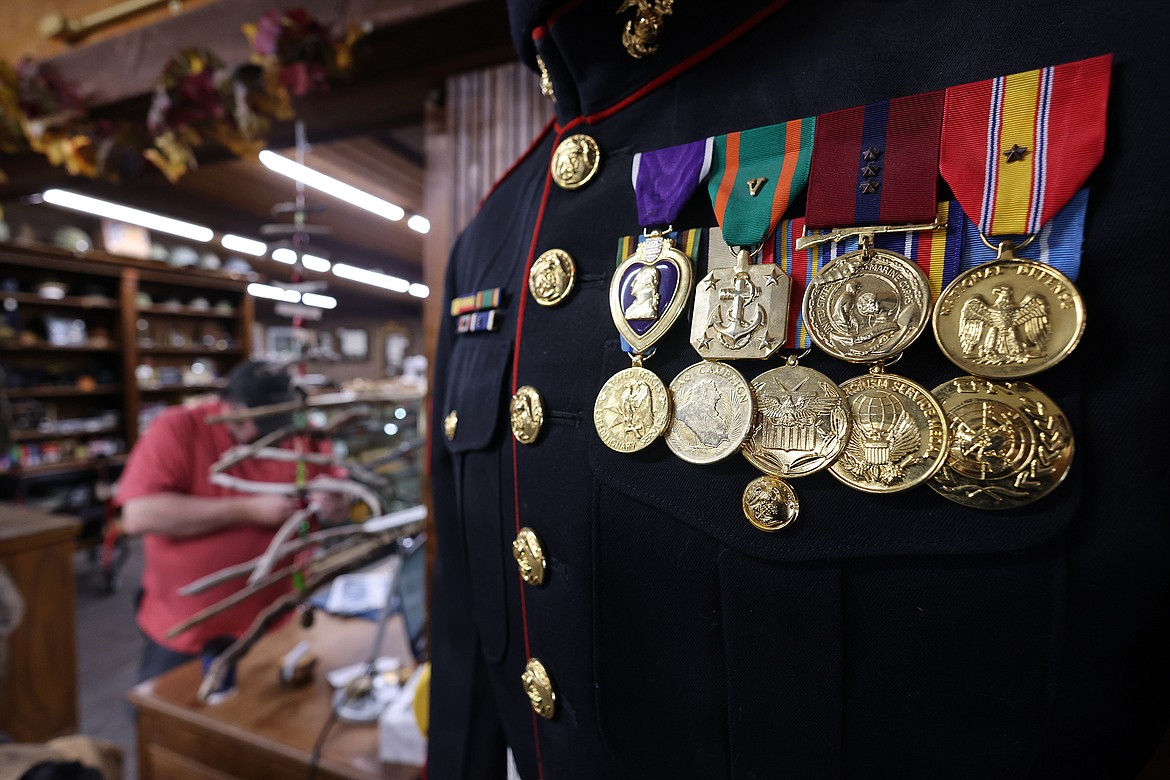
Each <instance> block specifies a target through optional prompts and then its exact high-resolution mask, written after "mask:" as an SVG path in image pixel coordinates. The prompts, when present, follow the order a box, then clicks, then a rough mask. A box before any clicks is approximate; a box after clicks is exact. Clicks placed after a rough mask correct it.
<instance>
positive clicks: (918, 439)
mask: <svg viewBox="0 0 1170 780" xmlns="http://www.w3.org/2000/svg"><path fill="white" fill-rule="evenodd" d="M841 392H843V393H844V394H845V397H846V398H847V399H848V401H849V409H850V412H851V416H852V422H853V424H852V426H851V428H850V432H849V439H848V440H847V441H846V444H845V451H844V452H842V453H841V457H840V458H839V459H838V460H837V462H836V463H834V464H833V465H832V466H831V467H830V472H831V473H832V474H833V476H834V477H836V478H837V479H839V480H841V481H842V482H844V483H845V484H846V485H849V486H850V487H852V488H856V489H857V490H861V491H864V492H866V493H897V492H899V491H902V490H908V489H910V488H912V487H914V486H915V485H920V484H922V483H923V482H925V481H926V480H928V479H930V478H931V477H932V476H934V474H935V473H936V472H937V471H938V470H939V469H940V468H942V465H943V461H944V460H945V459H946V457H947V452H948V446H949V443H950V438H949V434H948V431H947V421H946V418H945V417H944V415H943V410H942V407H941V406H940V405H939V403H938V401H936V400H935V399H934V396H932V395H931V394H930V391H929V390H927V389H926V388H925V387H923V386H922V385H920V384H918V383H917V382H913V381H911V380H909V379H906V378H905V377H901V376H896V375H894V374H887V373H885V372H883V371H882V370H881V364H877V365H875V366H873V367H872V368H871V369H870V373H869V374H866V375H863V376H858V377H853V378H852V379H847V380H845V381H844V382H842V383H841Z"/></svg>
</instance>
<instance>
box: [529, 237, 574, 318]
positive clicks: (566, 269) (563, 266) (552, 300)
mask: <svg viewBox="0 0 1170 780" xmlns="http://www.w3.org/2000/svg"><path fill="white" fill-rule="evenodd" d="M576 281H577V266H576V264H575V263H574V262H573V258H572V257H571V256H570V255H569V253H568V252H566V251H565V250H563V249H550V250H548V251H547V252H544V253H543V254H541V256H540V257H538V258H536V261H535V262H533V264H532V270H531V271H529V272H528V289H529V291H530V292H531V293H532V297H533V299H535V301H536V302H537V303H539V304H540V305H541V306H556V305H557V304H558V303H560V302H561V301H563V300H564V299H565V298H567V297H568V296H569V293H570V292H572V290H573V283H574V282H576Z"/></svg>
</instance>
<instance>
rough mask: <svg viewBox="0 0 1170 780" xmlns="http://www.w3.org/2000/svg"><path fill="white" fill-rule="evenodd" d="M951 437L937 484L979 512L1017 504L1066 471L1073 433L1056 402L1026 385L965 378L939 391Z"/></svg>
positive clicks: (940, 491) (1048, 489)
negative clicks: (979, 510)
mask: <svg viewBox="0 0 1170 780" xmlns="http://www.w3.org/2000/svg"><path fill="white" fill-rule="evenodd" d="M933 392H934V397H935V398H936V399H937V400H938V402H939V404H940V405H941V406H942V409H943V412H944V414H945V415H946V418H947V423H948V426H949V428H950V435H951V442H950V447H949V449H948V452H947V457H946V461H945V462H944V464H943V467H942V468H941V469H940V470H939V472H938V473H937V474H935V476H934V477H933V478H932V479H931V480H930V482H929V484H930V486H931V488H933V489H934V490H935V492H937V493H938V494H939V495H942V496H944V497H946V498H949V499H950V500H951V501H954V502H955V503H958V504H962V505H964V506H969V507H974V508H975V509H1013V508H1015V507H1021V506H1025V505H1027V504H1030V503H1032V502H1033V501H1036V500H1037V499H1040V498H1043V497H1044V496H1046V495H1048V494H1049V493H1051V492H1052V491H1053V490H1055V489H1056V487H1057V486H1058V485H1059V484H1060V483H1061V482H1062V481H1063V480H1064V478H1065V476H1067V474H1068V469H1069V465H1070V464H1071V463H1072V457H1073V449H1074V442H1073V433H1072V426H1070V425H1069V422H1068V418H1066V417H1065V416H1064V412H1062V411H1061V410H1060V407H1059V406H1057V405H1056V403H1055V402H1054V401H1053V400H1052V399H1051V398H1049V397H1048V396H1046V395H1045V394H1044V393H1042V392H1040V391H1039V390H1037V389H1036V388H1035V387H1033V386H1032V385H1030V384H1028V383H1027V382H997V381H993V380H989V379H981V378H979V377H973V376H964V377H959V378H958V379H952V380H951V381H950V382H946V383H944V384H942V385H939V386H938V387H936V388H935V389H934V391H933Z"/></svg>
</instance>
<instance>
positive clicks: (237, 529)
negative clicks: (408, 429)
mask: <svg viewBox="0 0 1170 780" xmlns="http://www.w3.org/2000/svg"><path fill="white" fill-rule="evenodd" d="M291 398H292V391H291V387H290V377H289V375H288V374H287V372H285V371H283V370H273V369H271V368H270V367H269V366H267V365H266V364H264V363H261V362H257V361H248V362H245V363H241V364H240V365H238V366H237V367H236V368H235V369H233V370H232V372H231V373H230V374H229V376H228V383H227V386H226V387H225V388H224V390H223V392H222V393H221V396H220V398H219V400H217V401H213V402H211V403H206V404H200V405H197V406H194V407H174V408H171V409H167V410H166V411H164V412H163V413H162V414H160V415H159V416H158V417H157V418H155V420H154V421H153V422H152V423H151V425H150V428H149V429H148V430H147V431H146V432H145V433H144V434H143V435H142V437H141V438H140V439H139V440H138V442H137V443H136V444H135V445H134V449H133V450H132V451H131V453H130V458H129V460H128V461H127V462H126V468H125V470H124V472H123V474H122V479H121V482H120V485H119V487H118V496H117V501H118V503H119V504H120V505H121V506H122V525H123V528H124V530H125V531H126V533H129V534H142V535H143V536H144V544H143V548H144V551H145V556H146V566H145V570H144V572H143V575H142V589H143V590H142V595H141V601H140V602H139V606H138V626H139V628H140V629H141V630H142V632H143V634H144V635H145V638H146V646H145V648H144V651H143V656H142V662H141V665H140V667H139V680H140V681H141V680H146V679H149V678H151V677H154V676H157V675H159V674H161V673H163V672H165V671H166V670H168V669H171V668H173V667H175V666H178V665H179V664H182V663H184V662H185V661H187V660H190V659H191V658H194V657H195V656H196V655H198V654H199V653H200V652H201V651H202V650H203V647H204V645H205V644H206V643H207V642H208V641H209V640H211V639H212V638H216V637H223V636H231V637H237V636H239V635H240V634H242V633H243V632H244V631H245V630H246V629H247V628H248V626H249V625H250V624H251V623H252V621H253V619H254V618H255V617H256V615H257V614H258V613H259V612H260V611H261V610H263V609H264V608H265V607H266V606H267V605H268V604H270V603H271V602H272V601H273V600H274V599H275V598H276V597H278V596H280V595H281V594H283V593H285V592H287V591H288V589H289V584H288V583H284V584H279V585H274V586H272V587H270V588H267V589H265V590H264V591H262V592H260V593H257V594H255V595H253V596H250V597H249V598H248V599H246V600H245V601H243V602H241V603H239V604H237V605H235V606H234V607H232V608H231V609H229V610H226V611H224V612H221V613H219V614H218V615H215V616H214V617H212V618H210V619H209V620H207V621H205V622H203V623H201V624H199V625H198V626H195V627H194V628H192V629H190V630H188V631H186V632H184V633H182V634H180V635H179V636H176V637H174V638H171V639H168V638H167V637H166V632H167V630H168V629H169V628H170V627H171V626H173V625H175V624H176V623H178V622H179V621H181V620H184V619H186V618H188V617H190V616H191V615H193V614H195V613H196V612H198V611H200V610H202V609H204V608H205V607H208V606H210V605H212V604H214V603H216V602H218V601H220V600H221V599H223V598H225V597H226V596H229V595H231V594H232V593H233V592H235V591H237V590H238V589H239V588H240V587H241V585H242V584H243V582H244V580H235V581H232V582H228V583H224V584H222V585H219V586H217V587H214V588H211V589H209V590H207V591H204V592H203V593H200V594H198V595H194V596H183V595H180V594H179V593H178V589H179V588H181V587H182V586H183V585H186V584H187V583H189V582H192V581H193V580H196V579H198V578H200V577H202V576H204V575H206V574H209V573H211V572H213V571H217V570H219V569H222V568H224V567H226V566H231V565H233V564H237V563H242V562H244V561H247V560H250V559H252V558H255V557H256V556H258V555H260V554H261V553H263V552H264V550H265V549H266V548H267V546H268V544H269V542H270V541H271V540H272V537H273V534H274V533H275V531H276V529H277V528H278V527H279V526H280V525H281V524H282V523H284V521H285V520H287V519H288V518H289V517H290V516H291V515H292V514H293V512H295V511H296V509H297V503H296V500H295V499H294V498H293V497H291V496H273V495H249V494H245V493H240V492H237V491H235V490H232V489H230V488H224V487H220V486H218V485H214V484H212V482H211V465H212V464H213V463H214V462H215V461H216V460H218V459H219V458H220V456H221V455H223V453H224V452H225V451H226V450H227V449H229V448H230V447H232V446H234V445H236V444H243V443H247V442H251V441H253V440H255V439H256V438H258V437H259V436H261V435H263V434H265V433H267V432H269V431H271V430H275V429H276V428H277V427H278V426H279V425H281V424H283V423H284V422H286V421H287V418H286V419H284V420H281V419H278V418H273V417H266V418H260V419H259V420H244V421H237V422H230V423H217V424H208V423H207V422H206V418H207V417H208V416H209V415H212V414H216V413H220V412H225V411H229V410H232V409H240V408H244V407H254V406H262V405H265V404H272V403H279V402H281V401H287V400H290V399H291ZM284 446H291V445H290V444H289V443H287V442H286V444H285V445H284ZM227 473H229V474H232V475H234V476H237V477H240V478H242V479H247V480H255V481H260V482H284V483H291V482H294V481H295V479H296V464H295V463H292V462H281V461H270V460H247V461H244V462H242V463H240V464H238V465H236V466H234V467H232V468H231V469H229V470H228V472H227ZM321 473H329V470H328V469H323V468H322V467H314V466H311V465H310V466H309V474H308V476H309V478H310V479H311V478H312V477H314V476H316V475H317V474H321ZM311 498H312V500H316V501H317V502H318V503H319V504H320V505H321V506H322V507H323V514H324V517H325V519H326V520H337V519H340V518H341V516H342V515H343V514H344V512H345V509H346V506H347V500H346V499H345V498H344V497H343V496H341V495H338V494H319V495H314V496H312V497H311Z"/></svg>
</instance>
